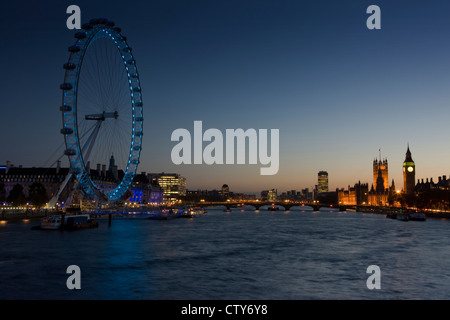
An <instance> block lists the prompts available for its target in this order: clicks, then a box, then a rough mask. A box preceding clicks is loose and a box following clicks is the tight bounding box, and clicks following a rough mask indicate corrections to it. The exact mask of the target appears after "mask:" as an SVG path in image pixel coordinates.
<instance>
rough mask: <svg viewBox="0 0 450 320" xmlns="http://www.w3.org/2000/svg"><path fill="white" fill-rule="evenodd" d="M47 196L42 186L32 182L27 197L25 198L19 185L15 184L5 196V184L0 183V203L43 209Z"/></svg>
mask: <svg viewBox="0 0 450 320" xmlns="http://www.w3.org/2000/svg"><path fill="white" fill-rule="evenodd" d="M48 200H49V196H48V194H47V190H46V189H45V187H44V185H43V184H42V183H39V182H34V183H33V184H32V185H30V187H29V189H28V197H26V196H25V193H24V188H23V186H22V185H21V184H16V185H14V187H13V188H12V189H11V191H10V192H9V195H8V196H7V195H6V190H5V184H4V183H0V202H7V203H9V204H10V205H12V206H22V205H25V204H27V203H31V204H32V205H33V206H34V207H43V206H44V205H45V204H46V203H47V201H48Z"/></svg>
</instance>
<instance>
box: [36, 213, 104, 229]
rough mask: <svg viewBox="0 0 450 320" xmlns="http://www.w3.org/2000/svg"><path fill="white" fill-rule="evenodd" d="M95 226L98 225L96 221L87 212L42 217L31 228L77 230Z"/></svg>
mask: <svg viewBox="0 0 450 320" xmlns="http://www.w3.org/2000/svg"><path fill="white" fill-rule="evenodd" d="M96 227H98V222H97V221H95V220H93V219H91V217H90V215H89V214H68V215H54V216H49V217H45V218H42V220H41V224H40V225H39V226H37V227H33V229H41V230H60V229H63V230H77V229H86V228H96Z"/></svg>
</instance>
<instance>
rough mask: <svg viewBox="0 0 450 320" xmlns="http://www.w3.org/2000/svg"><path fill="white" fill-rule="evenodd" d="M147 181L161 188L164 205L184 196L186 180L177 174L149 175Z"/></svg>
mask: <svg viewBox="0 0 450 320" xmlns="http://www.w3.org/2000/svg"><path fill="white" fill-rule="evenodd" d="M148 179H149V181H150V183H152V184H153V185H158V186H159V187H161V189H162V192H163V197H164V203H172V202H176V201H178V200H180V198H181V197H185V196H186V178H184V177H182V176H181V175H179V174H177V173H165V172H162V173H149V175H148Z"/></svg>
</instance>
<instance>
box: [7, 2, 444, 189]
mask: <svg viewBox="0 0 450 320" xmlns="http://www.w3.org/2000/svg"><path fill="white" fill-rule="evenodd" d="M70 4H72V3H69V2H66V1H63V2H61V3H58V4H56V5H55V4H53V3H50V2H47V3H45V2H44V3H42V2H40V3H39V4H37V3H33V2H29V3H27V4H26V6H27V7H28V8H29V10H26V12H22V10H21V9H22V6H19V5H17V4H13V3H8V4H6V5H5V7H6V8H5V10H4V12H8V13H9V14H8V15H7V16H5V17H4V18H3V19H1V22H0V23H2V24H3V25H2V27H3V28H1V29H2V31H1V32H2V36H3V38H4V39H5V43H8V46H6V47H5V48H4V49H3V50H2V52H1V53H0V56H1V57H2V58H3V59H2V61H8V62H9V63H8V64H7V65H6V66H5V71H4V72H3V73H2V77H1V80H0V87H1V88H2V89H1V92H2V98H3V99H2V106H3V107H2V113H3V116H2V118H1V120H0V128H1V129H0V133H1V135H2V137H4V139H3V148H2V152H1V158H0V164H5V163H6V161H11V162H12V163H14V164H15V165H23V166H28V167H32V166H36V167H39V166H42V167H44V166H48V165H50V164H51V162H52V160H53V161H54V160H56V158H57V157H55V156H54V154H55V150H57V148H58V146H60V145H61V144H62V143H63V138H62V136H61V134H60V133H59V130H60V129H61V125H62V123H61V113H60V112H59V110H58V108H59V105H60V103H61V102H60V101H61V92H60V90H59V88H58V87H59V85H60V83H62V81H63V72H62V64H63V63H65V62H66V61H67V57H68V53H67V47H68V46H69V45H71V44H72V43H73V35H74V31H73V30H72V31H71V30H68V29H67V28H66V25H65V22H66V19H67V17H68V15H67V14H66V13H65V10H66V8H67V6H69V5H70ZM76 4H77V5H79V6H80V8H81V12H82V21H88V20H89V19H91V18H94V17H103V16H104V17H106V18H108V19H111V20H113V21H115V22H116V24H117V25H118V26H120V27H121V28H122V30H123V33H124V34H125V35H127V37H128V39H129V43H130V45H131V47H133V53H134V55H135V58H136V61H137V64H138V66H139V70H140V76H141V80H142V92H143V101H144V118H145V121H144V138H143V149H142V155H141V163H140V165H139V168H138V172H141V171H145V172H176V173H179V174H180V175H182V176H183V177H186V179H187V184H188V185H187V187H188V189H191V190H195V189H219V188H220V187H221V186H222V185H223V184H228V185H229V186H230V190H233V191H235V192H246V193H257V192H260V191H261V190H265V189H277V190H279V191H280V192H282V191H284V190H293V189H295V190H301V189H303V188H311V187H314V186H315V185H317V173H318V172H319V171H321V170H324V171H327V172H328V175H329V190H330V191H334V190H335V189H336V188H346V187H347V186H348V185H353V184H355V183H356V182H358V181H361V182H364V183H365V182H368V183H369V184H370V182H371V181H372V168H371V166H372V161H373V160H374V159H375V158H378V157H379V149H381V153H382V157H383V158H387V159H388V161H389V183H390V182H391V181H392V179H393V180H394V181H395V184H396V186H397V188H398V189H400V188H401V187H400V186H402V181H403V178H402V163H403V161H404V158H405V152H406V149H407V145H408V143H409V146H410V149H411V152H412V155H413V159H414V162H415V163H416V166H417V168H416V170H417V172H416V180H417V179H426V178H430V177H433V178H434V179H435V180H437V178H438V176H442V175H448V176H450V168H449V166H448V161H447V159H448V158H449V157H450V151H449V150H448V148H446V146H447V141H448V138H449V137H448V136H447V134H446V133H445V131H444V130H443V128H445V125H446V123H447V122H446V119H447V118H449V116H450V108H449V106H450V92H449V90H448V86H449V85H450V76H449V74H450V73H449V72H448V71H449V69H450V61H448V57H447V55H446V53H447V52H448V51H449V49H450V43H449V41H447V39H446V35H447V34H448V33H449V31H450V24H449V23H448V21H447V20H448V19H447V17H446V14H445V13H446V12H447V11H448V9H450V4H448V3H447V2H445V1H435V2H434V3H433V6H431V5H427V6H424V5H423V4H425V2H424V1H398V2H396V3H390V2H388V1H377V3H376V4H377V5H379V6H380V8H381V16H382V29H381V30H368V29H367V28H366V24H365V21H366V19H367V17H368V15H367V14H366V8H367V7H368V6H369V5H371V4H373V3H371V2H369V1H348V2H345V3H334V2H332V1H317V2H315V3H314V4H311V3H302V2H291V1H276V2H275V1H259V2H257V3H256V2H245V3H241V2H237V1H227V2H215V3H211V2H205V1H189V2H185V1H180V2H177V1H175V2H173V3H170V4H168V3H167V2H164V1H153V2H151V3H145V4H144V3H138V4H136V5H135V6H136V8H135V9H136V10H133V12H134V13H133V14H130V13H126V12H125V13H124V12H123V10H122V7H123V4H122V3H120V2H108V6H106V5H105V4H106V2H97V3H95V4H93V3H90V2H87V1H78V3H76ZM19 13H20V15H21V16H22V17H23V18H21V19H20V20H18V19H16V18H15V17H17V16H19ZM30 48H36V50H34V51H35V52H33V54H30ZM23 91H25V92H26V94H23ZM18 97H19V99H18ZM9 106H13V107H9ZM18 110H20V111H21V112H20V113H18ZM196 120H201V121H203V124H204V126H205V128H218V129H220V130H222V131H224V130H225V129H228V128H234V129H237V128H242V129H244V130H245V129H249V128H254V129H259V128H266V129H279V130H280V168H279V172H278V173H277V174H276V175H274V176H261V175H260V174H259V168H260V165H212V166H208V165H179V166H177V165H174V164H173V163H172V162H171V158H170V152H171V149H172V148H173V146H174V145H175V143H174V142H172V141H171V140H170V136H171V133H172V132H173V131H174V130H176V129H178V128H186V129H187V130H191V131H192V129H193V128H192V124H193V121H196ZM17 128H20V129H17ZM11 133H13V134H11ZM62 151H63V149H61V152H62ZM52 156H54V157H53V159H52ZM63 160H64V162H63V165H64V166H67V165H68V163H67V159H66V158H64V159H63ZM108 160H109V159H105V164H107V163H108Z"/></svg>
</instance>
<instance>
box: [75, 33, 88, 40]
mask: <svg viewBox="0 0 450 320" xmlns="http://www.w3.org/2000/svg"><path fill="white" fill-rule="evenodd" d="M75 38H77V39H84V38H86V32H77V33H75Z"/></svg>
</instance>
